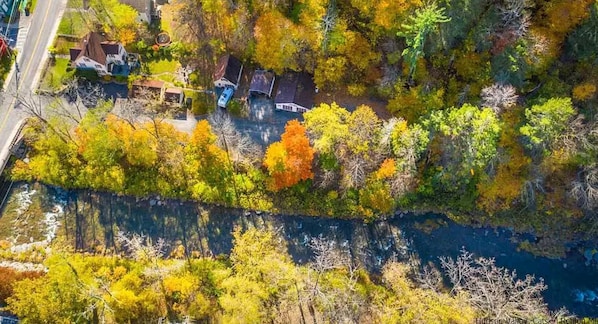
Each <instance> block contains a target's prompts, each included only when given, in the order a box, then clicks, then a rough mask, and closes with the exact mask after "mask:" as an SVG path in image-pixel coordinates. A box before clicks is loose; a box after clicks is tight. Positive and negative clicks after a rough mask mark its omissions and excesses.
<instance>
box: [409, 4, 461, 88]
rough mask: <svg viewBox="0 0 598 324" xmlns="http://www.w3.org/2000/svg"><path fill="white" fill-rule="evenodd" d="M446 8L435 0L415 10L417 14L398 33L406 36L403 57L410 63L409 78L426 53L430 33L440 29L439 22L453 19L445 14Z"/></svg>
mask: <svg viewBox="0 0 598 324" xmlns="http://www.w3.org/2000/svg"><path fill="white" fill-rule="evenodd" d="M444 10H445V9H444V8H439V7H438V5H437V4H436V3H435V2H432V3H431V4H428V5H426V6H425V7H423V8H418V9H416V10H415V15H414V16H410V17H409V20H410V21H409V23H407V24H404V25H402V29H403V30H402V31H400V32H399V33H398V34H397V35H398V36H400V37H405V41H406V43H407V48H405V49H404V50H403V57H404V58H405V60H406V61H407V64H408V65H409V78H411V77H412V76H413V73H414V72H415V67H416V66H417V60H418V59H419V58H420V57H422V56H423V55H424V44H425V43H426V40H427V37H428V34H430V33H432V32H435V31H436V30H438V24H440V23H445V22H449V21H451V19H450V18H448V17H446V16H445V14H444Z"/></svg>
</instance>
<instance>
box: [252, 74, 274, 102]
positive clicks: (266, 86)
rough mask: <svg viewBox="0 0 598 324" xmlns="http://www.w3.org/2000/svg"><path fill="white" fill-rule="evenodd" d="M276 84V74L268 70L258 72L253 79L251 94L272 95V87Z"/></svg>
mask: <svg viewBox="0 0 598 324" xmlns="http://www.w3.org/2000/svg"><path fill="white" fill-rule="evenodd" d="M273 83H274V73H272V72H270V71H266V70H256V71H255V72H254V73H253V77H252V78H251V84H250V85H249V93H252V92H256V93H258V94H260V93H261V94H265V95H267V96H270V95H272V86H273Z"/></svg>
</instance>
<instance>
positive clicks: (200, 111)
mask: <svg viewBox="0 0 598 324" xmlns="http://www.w3.org/2000/svg"><path fill="white" fill-rule="evenodd" d="M185 98H192V99H193V103H192V104H191V107H190V108H189V109H190V110H191V111H192V112H193V114H195V115H196V116H201V115H205V114H208V113H210V112H212V111H213V110H214V109H215V108H216V103H215V102H214V96H213V95H211V94H207V93H203V92H196V91H191V90H185ZM185 100H186V99H185Z"/></svg>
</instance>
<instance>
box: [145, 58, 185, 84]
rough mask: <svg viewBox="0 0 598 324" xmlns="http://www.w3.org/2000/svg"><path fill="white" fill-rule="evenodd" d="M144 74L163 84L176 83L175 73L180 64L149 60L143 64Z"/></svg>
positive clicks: (174, 61)
mask: <svg viewBox="0 0 598 324" xmlns="http://www.w3.org/2000/svg"><path fill="white" fill-rule="evenodd" d="M144 65H145V72H146V73H147V74H149V75H151V76H152V77H154V78H157V79H160V80H162V81H165V82H171V83H174V82H175V81H176V71H177V69H178V68H179V67H180V66H181V64H180V63H179V62H178V61H176V60H164V59H162V60H151V61H148V62H145V63H144Z"/></svg>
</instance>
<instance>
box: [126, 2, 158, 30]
mask: <svg viewBox="0 0 598 324" xmlns="http://www.w3.org/2000/svg"><path fill="white" fill-rule="evenodd" d="M120 2H121V3H123V4H126V5H129V6H131V7H133V8H134V9H135V10H137V13H138V15H137V21H138V22H144V23H148V24H151V23H152V20H154V19H157V18H159V17H158V11H157V10H156V3H155V1H154V0H120Z"/></svg>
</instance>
